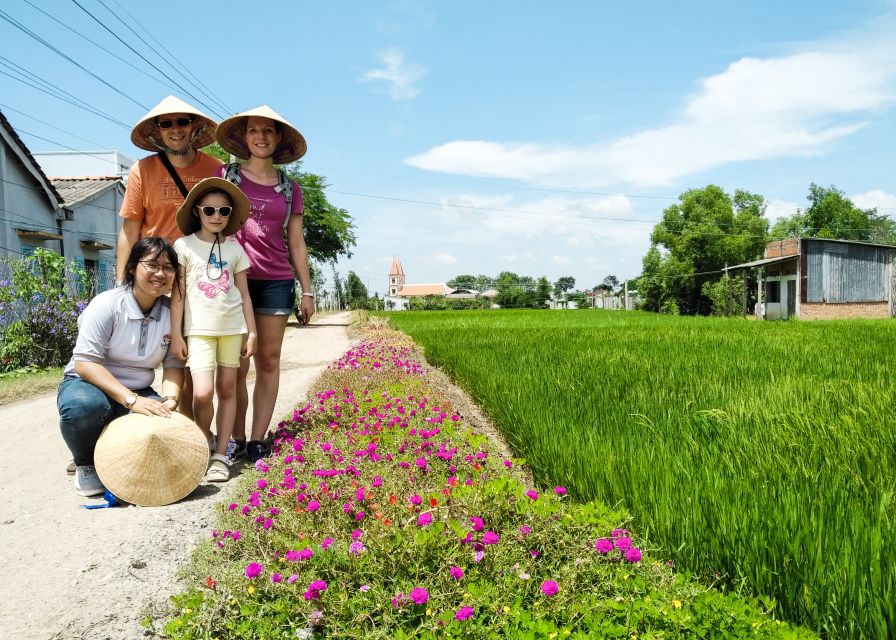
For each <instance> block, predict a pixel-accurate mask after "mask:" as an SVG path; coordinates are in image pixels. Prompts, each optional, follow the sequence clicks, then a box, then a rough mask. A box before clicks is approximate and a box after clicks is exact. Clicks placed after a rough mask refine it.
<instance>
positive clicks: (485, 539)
mask: <svg viewBox="0 0 896 640" xmlns="http://www.w3.org/2000/svg"><path fill="white" fill-rule="evenodd" d="M500 540H501V536H499V535H498V534H497V533H495V532H494V531H486V532H485V533H483V534H482V544H498V542H499V541H500Z"/></svg>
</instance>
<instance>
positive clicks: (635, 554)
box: [625, 547, 641, 562]
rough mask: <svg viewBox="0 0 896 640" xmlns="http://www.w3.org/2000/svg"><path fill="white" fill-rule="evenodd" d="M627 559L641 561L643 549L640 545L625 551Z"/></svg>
mask: <svg viewBox="0 0 896 640" xmlns="http://www.w3.org/2000/svg"><path fill="white" fill-rule="evenodd" d="M625 559H626V560H628V561H629V562H640V561H641V550H640V549H639V548H638V547H632V548H631V549H629V550H628V551H626V552H625Z"/></svg>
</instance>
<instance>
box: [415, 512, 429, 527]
mask: <svg viewBox="0 0 896 640" xmlns="http://www.w3.org/2000/svg"><path fill="white" fill-rule="evenodd" d="M431 524H432V514H431V513H429V512H426V513H421V514H420V515H419V516H418V517H417V526H418V527H426V526H429V525H431Z"/></svg>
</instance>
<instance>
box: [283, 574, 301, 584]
mask: <svg viewBox="0 0 896 640" xmlns="http://www.w3.org/2000/svg"><path fill="white" fill-rule="evenodd" d="M298 579H299V574H297V573H294V574H292V575H291V576H289V577H288V578H287V579H286V584H292V583H293V582H295V581H296V580H298Z"/></svg>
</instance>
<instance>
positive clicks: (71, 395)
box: [56, 376, 160, 467]
mask: <svg viewBox="0 0 896 640" xmlns="http://www.w3.org/2000/svg"><path fill="white" fill-rule="evenodd" d="M134 393H136V394H137V395H139V396H144V397H147V398H154V399H156V400H159V399H160V398H159V394H157V393H156V392H155V391H153V390H152V387H146V388H145V389H136V390H134ZM56 406H57V407H58V408H59V430H60V431H61V432H62V439H63V440H65V444H66V445H67V446H68V448H69V451H71V452H72V457H73V458H74V459H75V464H76V465H78V466H79V467H82V466H85V465H92V464H93V451H94V449H96V442H97V440H99V439H100V434H101V433H102V432H103V429H104V428H105V427H106V425H107V424H109V423H110V422H112V421H113V420H115V418H120V417H121V416H123V415H125V414H127V413H130V411H129V410H128V409H125V408H124V406H123V405H121V404H118V403H117V402H116V401H115V400H113V399H112V398H110V397H109V396H107V395H106V394H105V393H103V392H102V391H101V390H100V389H99V388H97V387H95V386H93V385H92V384H90V383H89V382H85V381H84V380H82V379H81V378H76V377H74V376H66V377H65V378H64V379H63V380H62V382H61V383H60V384H59V391H58V394H57V396H56Z"/></svg>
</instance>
